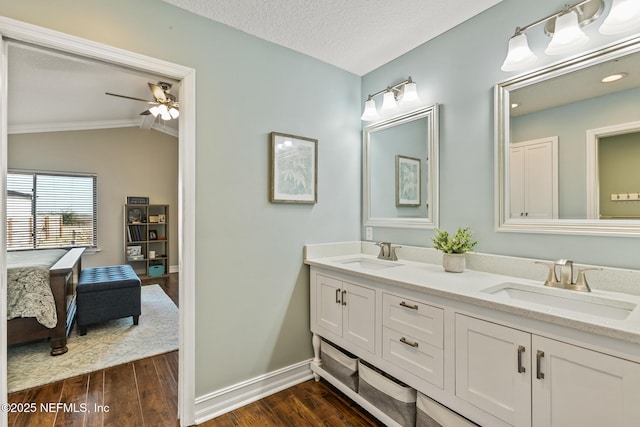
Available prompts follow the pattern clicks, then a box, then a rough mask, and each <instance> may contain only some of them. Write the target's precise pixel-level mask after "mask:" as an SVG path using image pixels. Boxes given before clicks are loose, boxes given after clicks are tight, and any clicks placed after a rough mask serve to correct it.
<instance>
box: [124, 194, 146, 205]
mask: <svg viewBox="0 0 640 427" xmlns="http://www.w3.org/2000/svg"><path fill="white" fill-rule="evenodd" d="M127 204H128V205H148V204H149V198H148V197H143V196H127Z"/></svg>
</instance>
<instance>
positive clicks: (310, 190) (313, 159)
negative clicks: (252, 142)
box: [269, 132, 318, 203]
mask: <svg viewBox="0 0 640 427" xmlns="http://www.w3.org/2000/svg"><path fill="white" fill-rule="evenodd" d="M270 139H271V162H270V175H271V176H270V179H269V181H270V190H269V201H270V202H272V203H317V201H318V188H317V186H318V140H317V139H312V138H305V137H302V136H295V135H287V134H284V133H278V132H271V134H270Z"/></svg>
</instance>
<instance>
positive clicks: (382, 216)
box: [363, 105, 438, 228]
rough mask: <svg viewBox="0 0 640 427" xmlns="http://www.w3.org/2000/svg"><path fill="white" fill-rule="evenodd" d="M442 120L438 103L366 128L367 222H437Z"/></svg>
mask: <svg viewBox="0 0 640 427" xmlns="http://www.w3.org/2000/svg"><path fill="white" fill-rule="evenodd" d="M437 123H438V121H437V106H436V105H434V106H430V107H426V108H421V109H419V110H416V111H413V112H410V113H408V114H404V115H401V116H398V117H395V118H392V119H389V120H386V121H383V122H379V123H374V124H372V125H369V126H367V127H366V128H365V129H364V133H363V216H364V217H363V222H364V225H365V226H381V227H396V228H434V227H435V226H436V223H435V221H436V220H437V201H438V194H437V190H438V187H437V179H438V177H437V159H438V149H437V148H438V147H437V135H438V130H437Z"/></svg>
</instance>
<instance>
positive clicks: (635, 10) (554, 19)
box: [501, 0, 640, 71]
mask: <svg viewBox="0 0 640 427" xmlns="http://www.w3.org/2000/svg"><path fill="white" fill-rule="evenodd" d="M603 10H604V1H603V0H583V1H580V2H578V3H575V4H573V5H565V6H564V7H563V9H562V10H561V11H559V12H557V13H554V14H552V15H549V16H546V17H544V18H541V19H538V20H537V21H535V22H532V23H530V24H527V25H524V26H522V27H517V28H516V31H515V34H514V35H513V37H511V39H510V40H509V49H508V52H507V57H506V59H505V60H504V63H503V64H502V67H501V69H502V71H517V70H523V69H525V68H529V67H531V66H532V65H534V64H535V63H536V62H537V60H538V57H537V55H536V54H535V53H533V51H531V49H530V48H529V43H528V41H527V35H526V34H525V31H527V30H529V29H530V28H533V27H536V26H537V25H539V24H545V25H544V32H545V34H546V35H548V36H550V37H551V41H550V42H549V45H548V46H547V48H546V49H545V51H544V53H545V54H547V55H562V54H566V53H569V52H572V51H575V50H577V49H579V48H581V47H583V46H584V45H585V44H586V43H587V42H588V41H589V37H588V36H587V35H586V34H585V33H584V32H583V31H582V29H581V28H582V27H584V26H585V25H588V24H590V23H592V22H594V21H595V20H597V19H598V18H599V17H600V15H601V14H602V11H603ZM637 28H640V2H639V1H638V0H613V3H612V4H611V9H610V10H609V13H608V15H607V17H606V18H605V20H604V22H603V23H602V25H601V26H600V29H599V31H600V33H601V34H606V35H613V34H621V33H624V32H628V31H631V30H634V29H637Z"/></svg>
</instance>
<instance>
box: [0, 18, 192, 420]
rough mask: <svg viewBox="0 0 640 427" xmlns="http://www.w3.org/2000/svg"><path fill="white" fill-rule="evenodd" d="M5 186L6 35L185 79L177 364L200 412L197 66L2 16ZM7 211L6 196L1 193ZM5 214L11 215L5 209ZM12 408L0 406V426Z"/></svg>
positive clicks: (2, 369)
mask: <svg viewBox="0 0 640 427" xmlns="http://www.w3.org/2000/svg"><path fill="white" fill-rule="evenodd" d="M0 37H1V40H0V176H1V179H0V192H1V194H6V188H7V183H6V176H7V146H8V123H7V110H8V97H7V75H8V64H7V59H8V56H7V48H6V41H5V40H4V39H5V38H7V39H13V40H17V41H21V42H25V43H31V44H34V45H37V46H40V47H44V48H51V49H56V50H59V51H64V52H68V53H71V54H75V55H79V56H82V57H86V58H90V59H93V60H98V61H102V62H107V63H110V64H115V65H119V66H123V67H126V68H130V69H137V70H142V71H148V72H152V73H155V74H160V75H165V76H168V77H171V78H174V79H176V80H179V81H180V85H181V86H180V128H179V135H178V145H179V155H178V157H179V160H178V162H179V165H178V236H179V239H178V264H179V274H180V287H179V301H180V307H179V312H180V325H179V331H180V340H179V367H178V417H179V418H180V424H181V425H183V426H187V425H193V424H194V418H195V406H194V402H195V212H196V203H195V187H196V185H195V184H196V182H195V181H196V173H195V171H196V119H195V116H196V92H195V84H196V83H195V82H196V76H195V70H194V69H192V68H188V67H184V66H182V65H178V64H174V63H170V62H167V61H163V60H160V59H156V58H152V57H149V56H145V55H140V54H137V53H133V52H129V51H126V50H123V49H119V48H115V47H112V46H109V45H106V44H101V43H96V42H93V41H90V40H86V39H82V38H79V37H75V36H71V35H68V34H64V33H61V32H58V31H53V30H50V29H47V28H43V27H38V26H36V25H32V24H28V23H24V22H21V21H16V20H13V19H10V18H6V17H0ZM0 212H2V213H6V199H5V198H4V197H2V198H0ZM3 217H6V216H5V215H3ZM0 241H2V242H5V243H3V249H2V250H1V251H0V266H1V268H0V301H6V300H7V283H6V282H7V267H6V265H7V264H6V253H7V250H6V241H7V240H6V225H4V224H3V225H2V226H1V227H0ZM6 310H7V308H6V304H0V378H7V336H6V322H7V320H6V319H7V313H6ZM7 390H8V389H7V383H6V380H0V405H3V404H6V403H7ZM7 423H8V421H7V413H6V411H0V426H6V425H7Z"/></svg>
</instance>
